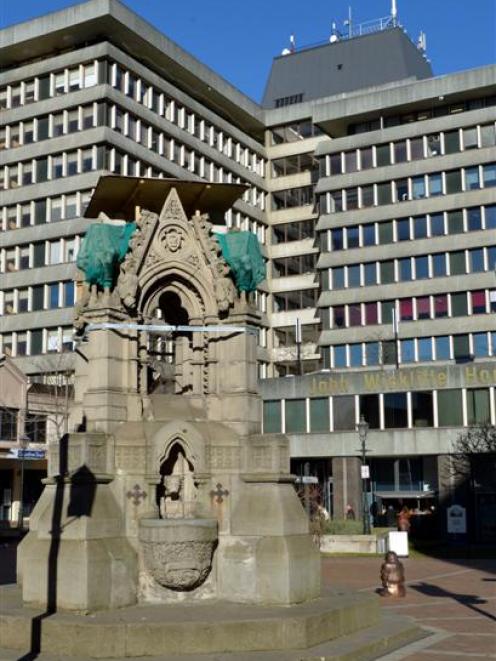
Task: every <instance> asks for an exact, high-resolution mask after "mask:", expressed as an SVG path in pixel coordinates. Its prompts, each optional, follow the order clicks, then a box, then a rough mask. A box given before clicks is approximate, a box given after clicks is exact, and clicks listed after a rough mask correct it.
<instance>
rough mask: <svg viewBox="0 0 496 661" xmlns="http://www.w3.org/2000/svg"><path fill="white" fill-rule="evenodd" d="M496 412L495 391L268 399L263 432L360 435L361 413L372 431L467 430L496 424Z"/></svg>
mask: <svg viewBox="0 0 496 661" xmlns="http://www.w3.org/2000/svg"><path fill="white" fill-rule="evenodd" d="M492 411H494V388H468V389H449V390H435V391H429V390H427V391H412V392H386V393H380V394H370V395H342V396H335V397H322V398H315V399H313V398H311V399H286V400H266V401H264V403H263V431H264V433H280V432H282V433H286V434H291V433H293V434H295V433H296V434H297V433H319V432H320V433H322V432H329V431H355V430H356V425H357V424H358V422H359V420H360V416H361V415H363V417H364V418H365V420H366V421H367V422H368V423H369V426H370V429H383V430H384V429H415V428H425V427H462V426H469V425H477V424H484V423H487V422H492V424H494V419H493V418H494V414H493V413H492ZM354 451H355V450H354Z"/></svg>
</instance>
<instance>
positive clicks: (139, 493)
mask: <svg viewBox="0 0 496 661" xmlns="http://www.w3.org/2000/svg"><path fill="white" fill-rule="evenodd" d="M147 495H148V494H147V493H146V491H143V490H142V489H141V487H140V485H139V484H135V485H134V487H133V488H132V489H131V490H130V491H128V492H127V494H126V496H127V497H128V498H129V499H132V501H133V505H136V506H138V505H139V504H140V503H141V500H142V499H143V500H144V499H145V498H146V496H147Z"/></svg>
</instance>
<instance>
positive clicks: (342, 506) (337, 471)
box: [332, 457, 363, 519]
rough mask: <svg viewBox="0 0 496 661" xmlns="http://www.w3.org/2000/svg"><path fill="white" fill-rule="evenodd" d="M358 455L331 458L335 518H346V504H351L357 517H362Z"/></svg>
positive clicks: (359, 461) (360, 463)
mask: <svg viewBox="0 0 496 661" xmlns="http://www.w3.org/2000/svg"><path fill="white" fill-rule="evenodd" d="M361 465H362V462H361V460H360V458H359V457H333V458H332V478H333V485H332V497H333V514H334V518H336V519H344V518H346V506H347V505H351V506H352V508H353V511H354V512H355V517H356V518H357V519H361V518H362V510H363V506H362V477H361V473H360V467H361Z"/></svg>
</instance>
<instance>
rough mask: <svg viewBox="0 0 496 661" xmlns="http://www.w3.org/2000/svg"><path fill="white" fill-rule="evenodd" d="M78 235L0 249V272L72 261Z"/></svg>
mask: <svg viewBox="0 0 496 661" xmlns="http://www.w3.org/2000/svg"><path fill="white" fill-rule="evenodd" d="M80 242H81V238H80V237H78V236H73V237H64V238H62V239H53V240H51V241H37V242H35V243H24V244H21V245H18V246H14V247H12V248H2V249H1V250H0V273H11V272H12V271H23V270H25V269H30V268H39V267H41V266H51V265H53V264H62V263H65V262H74V261H75V260H76V256H77V253H78V250H79V247H80Z"/></svg>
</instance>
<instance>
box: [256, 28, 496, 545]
mask: <svg viewBox="0 0 496 661" xmlns="http://www.w3.org/2000/svg"><path fill="white" fill-rule="evenodd" d="M392 35H394V30H391V31H388V32H387V36H388V38H391V36H392ZM375 38H376V39H378V40H379V41H378V42H376V45H377V43H378V44H381V43H386V42H381V41H380V40H381V38H384V33H383V32H381V33H379V34H376V35H375ZM368 40H371V37H362V38H361V39H357V40H353V42H354V43H352V41H349V42H348V43H347V44H346V45H347V47H348V48H349V49H350V52H349V58H348V59H346V58H345V57H344V56H342V54H340V55H339V56H336V58H335V59H334V61H336V60H338V61H339V63H340V64H341V63H342V66H343V69H349V68H352V67H350V64H352V63H353V57H352V55H351V52H352V51H353V47H354V46H356V49H355V50H354V55H355V56H356V55H357V53H358V52H360V49H361V48H363V47H364V44H366V42H367V41H368ZM360 41H361V42H362V43H361V44H360V43H359V42H360ZM327 48H328V50H329V52H332V51H333V49H334V48H335V45H334V44H333V45H331V46H328V47H327ZM335 53H337V51H335ZM305 55H306V54H305V52H303V53H295V54H293V55H288V56H287V57H286V58H285V59H284V63H285V64H286V63H287V62H290V63H291V60H293V61H294V62H295V66H294V67H292V66H288V69H287V72H286V79H285V81H286V82H285V85H286V86H285V88H284V97H285V98H289V99H291V98H293V97H294V96H297V98H298V99H299V101H298V103H297V104H295V105H290V106H289V107H284V108H283V109H279V110H275V111H273V112H271V113H268V114H267V115H266V117H267V118H268V117H270V120H271V122H272V121H274V118H275V115H276V113H277V118H276V121H277V122H278V123H282V122H283V119H282V117H281V114H282V113H285V114H286V117H287V120H289V119H291V120H292V121H293V123H294V125H296V124H297V122H298V121H300V122H301V121H303V119H304V118H307V121H308V122H309V124H311V125H313V126H318V128H319V131H321V132H322V135H320V137H319V139H318V141H317V146H316V147H315V148H313V145H312V147H311V148H310V150H308V151H309V152H310V156H311V157H312V158H315V159H316V160H317V161H318V162H319V177H318V182H317V185H316V186H315V188H314V189H313V190H314V192H315V196H316V206H315V209H318V210H319V218H318V223H317V226H316V230H317V237H318V239H317V240H318V243H317V245H318V253H319V257H318V263H317V271H318V272H319V274H320V283H319V294H320V295H319V299H318V319H319V320H320V322H321V329H320V331H321V332H320V334H319V347H320V356H321V360H322V362H321V365H320V371H319V372H314V373H313V374H312V375H309V376H305V377H301V378H294V379H277V380H272V379H268V380H267V381H265V382H262V386H261V387H262V391H263V393H264V396H265V399H266V401H265V431H283V432H285V433H287V434H288V435H289V436H290V438H291V442H292V445H291V454H292V456H293V457H295V461H294V471H295V472H296V473H298V474H300V473H301V474H302V473H304V469H306V470H307V471H309V472H310V473H311V474H312V475H313V476H315V477H318V478H319V481H320V483H321V486H322V489H323V492H324V500H325V501H326V504H327V505H328V506H329V507H330V508H331V509H332V510H333V512H334V513H335V514H336V515H338V516H342V515H344V512H345V509H346V506H347V505H351V507H352V508H353V510H354V511H355V512H361V511H362V507H363V504H362V479H361V477H360V465H361V459H360V443H359V439H358V436H357V432H356V429H357V424H358V422H359V420H360V416H362V415H363V416H364V418H365V420H366V421H367V422H368V424H369V429H370V431H369V434H368V438H367V451H368V455H367V456H369V457H370V460H368V461H369V463H370V468H371V480H370V485H367V488H368V490H369V492H368V504H367V509H368V508H369V507H372V511H373V512H374V513H375V512H376V511H381V510H382V508H383V506H384V507H387V506H389V505H391V506H393V507H394V508H398V507H399V505H400V504H401V503H402V502H403V503H407V504H408V505H410V506H414V507H415V508H416V509H418V510H419V511H422V512H428V511H432V510H431V508H436V507H437V506H438V504H439V503H440V502H441V503H442V504H445V503H449V502H452V501H453V500H456V499H463V498H464V496H463V494H461V493H460V490H459V489H458V490H457V489H455V486H456V485H455V479H454V476H453V474H452V473H451V471H450V469H449V467H448V466H447V463H448V462H447V460H446V456H447V455H449V454H450V452H452V450H453V447H454V445H455V443H456V440H457V437H458V435H459V433H460V432H461V431H462V429H463V428H466V427H468V426H472V425H481V424H484V423H486V422H489V423H491V424H493V425H494V424H495V422H496V417H495V414H496V411H495V399H494V394H495V393H494V386H495V384H496V371H495V368H496V361H495V357H496V332H495V331H496V323H495V316H494V312H495V311H496V279H495V274H494V270H495V266H496V261H495V260H496V232H495V229H496V188H495V186H496V152H495V149H494V147H495V145H496V132H495V120H496V71H495V68H494V67H487V68H482V69H478V70H473V71H467V72H462V73H456V74H452V75H448V76H443V77H438V78H435V77H432V76H427V75H422V62H421V61H419V60H417V63H416V66H417V67H418V69H419V71H418V73H419V75H418V76H417V79H416V80H412V79H411V78H409V77H407V76H404V77H403V78H404V79H403V80H398V81H396V82H393V83H389V84H381V85H378V86H376V87H367V89H363V90H355V91H354V92H347V93H344V94H343V93H341V94H339V92H340V90H336V91H337V92H338V94H335V95H334V96H330V97H327V98H324V97H323V96H321V97H320V98H317V99H315V100H313V101H309V102H305V101H304V99H305V96H306V89H307V88H306V87H305V77H304V76H303V75H302V76H301V77H300V78H298V72H299V68H298V65H297V61H298V58H299V57H304V56H305ZM314 57H316V55H315V54H314ZM330 57H331V56H329V58H330ZM424 66H427V63H424ZM414 68H415V67H414ZM328 69H334V67H329V66H328ZM291 71H296V72H297V75H296V76H295V77H296V80H293V81H291ZM424 72H425V69H424ZM309 80H310V82H309V86H310V87H311V90H312V92H313V91H314V88H313V87H312V80H311V78H310V79H309ZM288 81H289V82H288ZM362 85H365V83H364V82H363V81H362ZM302 92H303V100H302V98H301V96H298V94H300V95H301V93H302ZM275 105H277V101H276V102H275ZM287 120H286V121H287ZM276 130H277V131H279V130H280V129H279V128H277V129H276ZM304 142H305V141H304V140H302V141H301V144H303V143H304ZM295 151H298V153H304V152H305V151H306V150H305V148H304V147H303V148H301V147H300V143H298V149H297V150H295ZM269 154H270V151H269ZM301 162H302V161H301ZM302 163H303V162H302ZM300 167H301V166H300ZM302 169H304V168H302ZM300 176H301V175H300ZM309 181H310V177H308V180H307V182H305V183H307V184H308V183H309ZM301 183H303V181H300V182H298V184H301ZM269 186H273V183H272V182H270V183H269ZM269 218H270V216H269ZM295 218H296V215H295ZM270 224H271V226H272V227H271V229H272V232H274V229H275V228H276V227H277V226H276V225H274V224H273V221H272V222H271V223H270ZM293 231H294V230H293ZM317 237H316V238H317ZM285 247H286V249H287V246H285ZM303 277H305V276H300V278H301V279H300V283H301V285H302V286H304V285H303ZM310 282H312V281H311V280H309V282H308V285H310ZM305 284H306V283H305ZM271 289H272V290H273V291H275V288H274V286H273V285H272V287H271ZM272 295H273V296H274V297H275V294H272ZM311 312H312V311H310V310H308V311H307V313H310V314H311ZM296 314H297V315H300V313H299V312H297V313H296ZM292 372H293V373H295V367H294V363H293V366H292ZM305 465H306V466H305ZM489 475H490V473H489ZM495 494H496V483H495V478H494V467H493V475H492V477H489V478H487V476H486V477H485V478H484V479H482V478H481V480H480V492H479V493H477V494H476V495H475V496H474V498H476V499H477V507H478V509H479V511H480V515H479V517H478V520H477V521H478V523H477V525H478V529H477V530H476V531H475V530H474V532H476V533H477V534H478V535H479V537H481V538H482V537H484V536H485V537H486V538H488V537H489V536H490V535H494V529H493V528H491V524H490V520H491V516H492V511H493V508H494V503H495V502H496V496H495ZM464 502H468V503H469V504H472V503H473V499H472V498H470V499H468V501H467V499H465V501H464ZM421 520H422V519H420V518H419V519H418V521H421ZM428 520H429V517H427V518H424V519H423V521H422V522H423V523H424V524H425V522H427V521H428ZM432 520H434V519H432ZM441 527H442V528H445V527H446V525H445V521H444V520H442V521H441Z"/></svg>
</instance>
